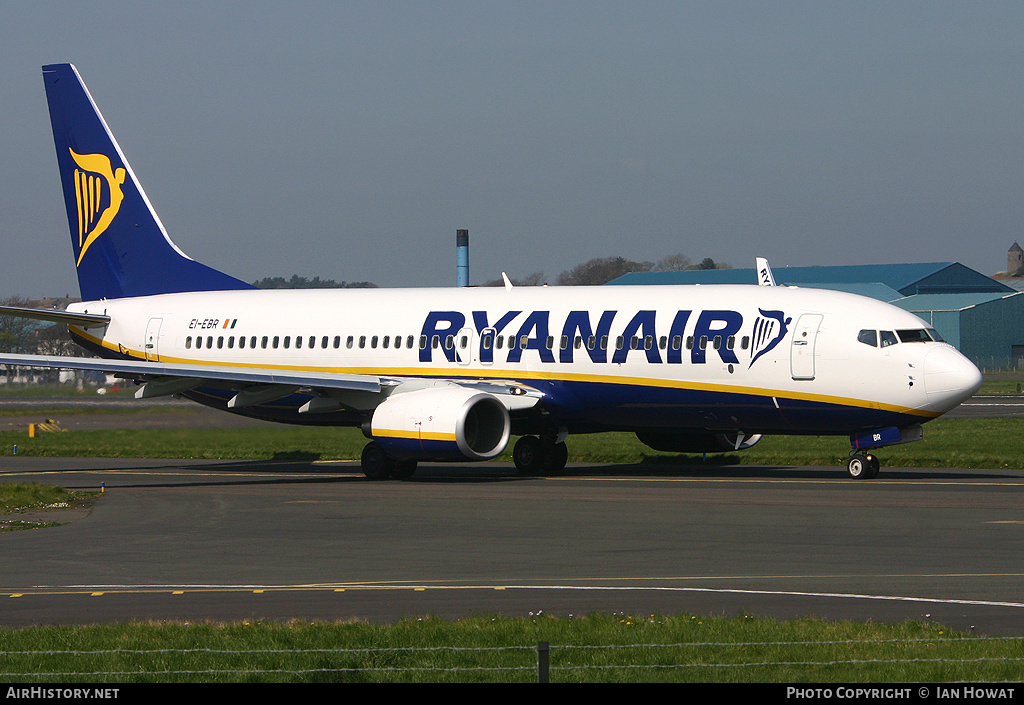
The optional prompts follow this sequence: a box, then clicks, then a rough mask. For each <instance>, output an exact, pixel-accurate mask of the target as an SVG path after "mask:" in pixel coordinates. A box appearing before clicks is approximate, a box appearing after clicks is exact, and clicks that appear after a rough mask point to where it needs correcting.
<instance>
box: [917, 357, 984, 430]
mask: <svg viewBox="0 0 1024 705" xmlns="http://www.w3.org/2000/svg"><path fill="white" fill-rule="evenodd" d="M980 387H981V371H980V370H979V369H978V368H977V367H975V366H974V363H973V362H971V361H970V360H968V359H967V358H966V357H964V356H963V355H962V354H961V353H960V351H959V350H957V349H956V348H954V347H952V346H945V345H942V346H936V347H934V348H933V349H932V350H930V351H929V352H928V356H927V357H925V360H924V388H925V392H926V393H927V395H928V406H929V408H931V409H932V410H934V411H939V412H942V413H945V412H947V411H949V410H950V409H952V408H953V407H955V406H956V405H957V404H959V403H960V402H962V401H965V400H967V399H970V398H971V397H972V396H974V393H975V392H977V391H978V389H979V388H980Z"/></svg>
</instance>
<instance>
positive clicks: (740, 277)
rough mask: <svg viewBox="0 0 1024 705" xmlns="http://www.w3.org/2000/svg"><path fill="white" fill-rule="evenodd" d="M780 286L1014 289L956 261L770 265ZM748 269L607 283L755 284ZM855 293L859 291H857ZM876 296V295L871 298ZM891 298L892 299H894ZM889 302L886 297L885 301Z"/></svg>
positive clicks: (905, 292)
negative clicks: (801, 265)
mask: <svg viewBox="0 0 1024 705" xmlns="http://www.w3.org/2000/svg"><path fill="white" fill-rule="evenodd" d="M772 274H773V275H774V276H775V283H776V284H778V285H780V286H785V285H789V286H806V287H814V288H832V289H840V290H846V291H852V290H853V289H850V288H848V286H847V285H864V284H883V285H885V286H887V287H889V288H890V289H894V290H895V291H897V292H899V294H900V295H902V296H913V295H915V294H977V293H1003V294H1010V293H1013V289H1011V288H1010V287H1008V286H1006V285H1005V284H1001V283H999V282H997V281H995V280H994V279H991V278H989V277H987V276H985V275H984V274H981V273H980V272H976V271H974V270H973V269H971V268H970V267H967V266H964V265H962V264H960V263H959V262H929V263H919V264H850V265H840V266H832V267H778V268H774V267H773V268H772ZM756 283H757V274H756V272H755V271H754V269H753V268H751V269H701V270H687V271H683V272H634V273H632V274H624V275H623V276H621V277H619V278H618V279H615V280H613V281H611V282H609V284H756ZM858 293H860V292H858ZM875 298H881V296H875ZM893 298H896V297H893ZM890 300H891V299H890Z"/></svg>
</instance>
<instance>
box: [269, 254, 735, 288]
mask: <svg viewBox="0 0 1024 705" xmlns="http://www.w3.org/2000/svg"><path fill="white" fill-rule="evenodd" d="M693 269H732V265H730V264H726V263H725V262H716V261H715V260H713V259H711V258H710V257H705V258H704V259H702V260H701V261H700V262H693V261H692V260H691V259H690V258H689V257H687V256H686V255H684V254H675V255H669V256H668V257H662V258H661V259H660V260H658V261H657V262H636V261H634V260H631V259H626V258H625V257H596V258H594V259H592V260H588V261H586V262H584V263H583V264H578V265H576V266H575V267H573V268H571V269H567V270H565V271H564V272H562V273H561V274H559V275H558V277H556V279H555V283H556V284H557V285H558V286H600V285H602V284H607V283H608V282H610V281H611V280H612V279H616V278H618V277H621V276H622V275H623V274H631V273H633V272H682V271H685V270H693ZM510 281H511V282H512V283H513V284H515V285H516V286H541V285H543V284H547V283H548V280H547V278H546V277H545V275H544V272H532V273H530V274H527V275H526V276H525V277H521V278H518V279H515V278H511V277H510ZM504 283H505V282H504V280H502V279H491V280H490V281H487V282H485V283H484V284H483V285H482V286H503V285H504ZM253 286H255V287H257V288H259V289H367V288H376V286H377V285H376V284H374V283H373V282H345V281H342V282H337V281H335V280H334V279H321V278H320V277H313V278H312V279H309V278H307V277H300V276H299V275H297V274H293V275H292V276H291V277H289V278H288V279H285V278H284V277H264V278H263V279H259V280H257V281H254V282H253Z"/></svg>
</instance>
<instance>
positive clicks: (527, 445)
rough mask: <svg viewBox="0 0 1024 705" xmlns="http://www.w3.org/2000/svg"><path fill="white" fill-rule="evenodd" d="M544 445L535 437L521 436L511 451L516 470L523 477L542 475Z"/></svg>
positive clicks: (543, 469)
mask: <svg viewBox="0 0 1024 705" xmlns="http://www.w3.org/2000/svg"><path fill="white" fill-rule="evenodd" d="M545 456H546V454H545V453H544V443H543V442H541V440H540V439H539V438H537V437H536V436H523V437H522V438H520V439H519V440H518V441H516V445H515V447H514V448H513V449H512V461H513V462H514V463H515V464H516V470H518V471H519V472H521V473H522V474H524V475H543V474H544V472H545V470H546V468H547V463H546V462H545V460H546V458H545Z"/></svg>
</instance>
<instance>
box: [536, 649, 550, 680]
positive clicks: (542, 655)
mask: <svg viewBox="0 0 1024 705" xmlns="http://www.w3.org/2000/svg"><path fill="white" fill-rule="evenodd" d="M550 651H551V645H550V644H548V642H546V641H541V642H538V643H537V682H538V683H548V682H549V681H548V668H549V654H550Z"/></svg>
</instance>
